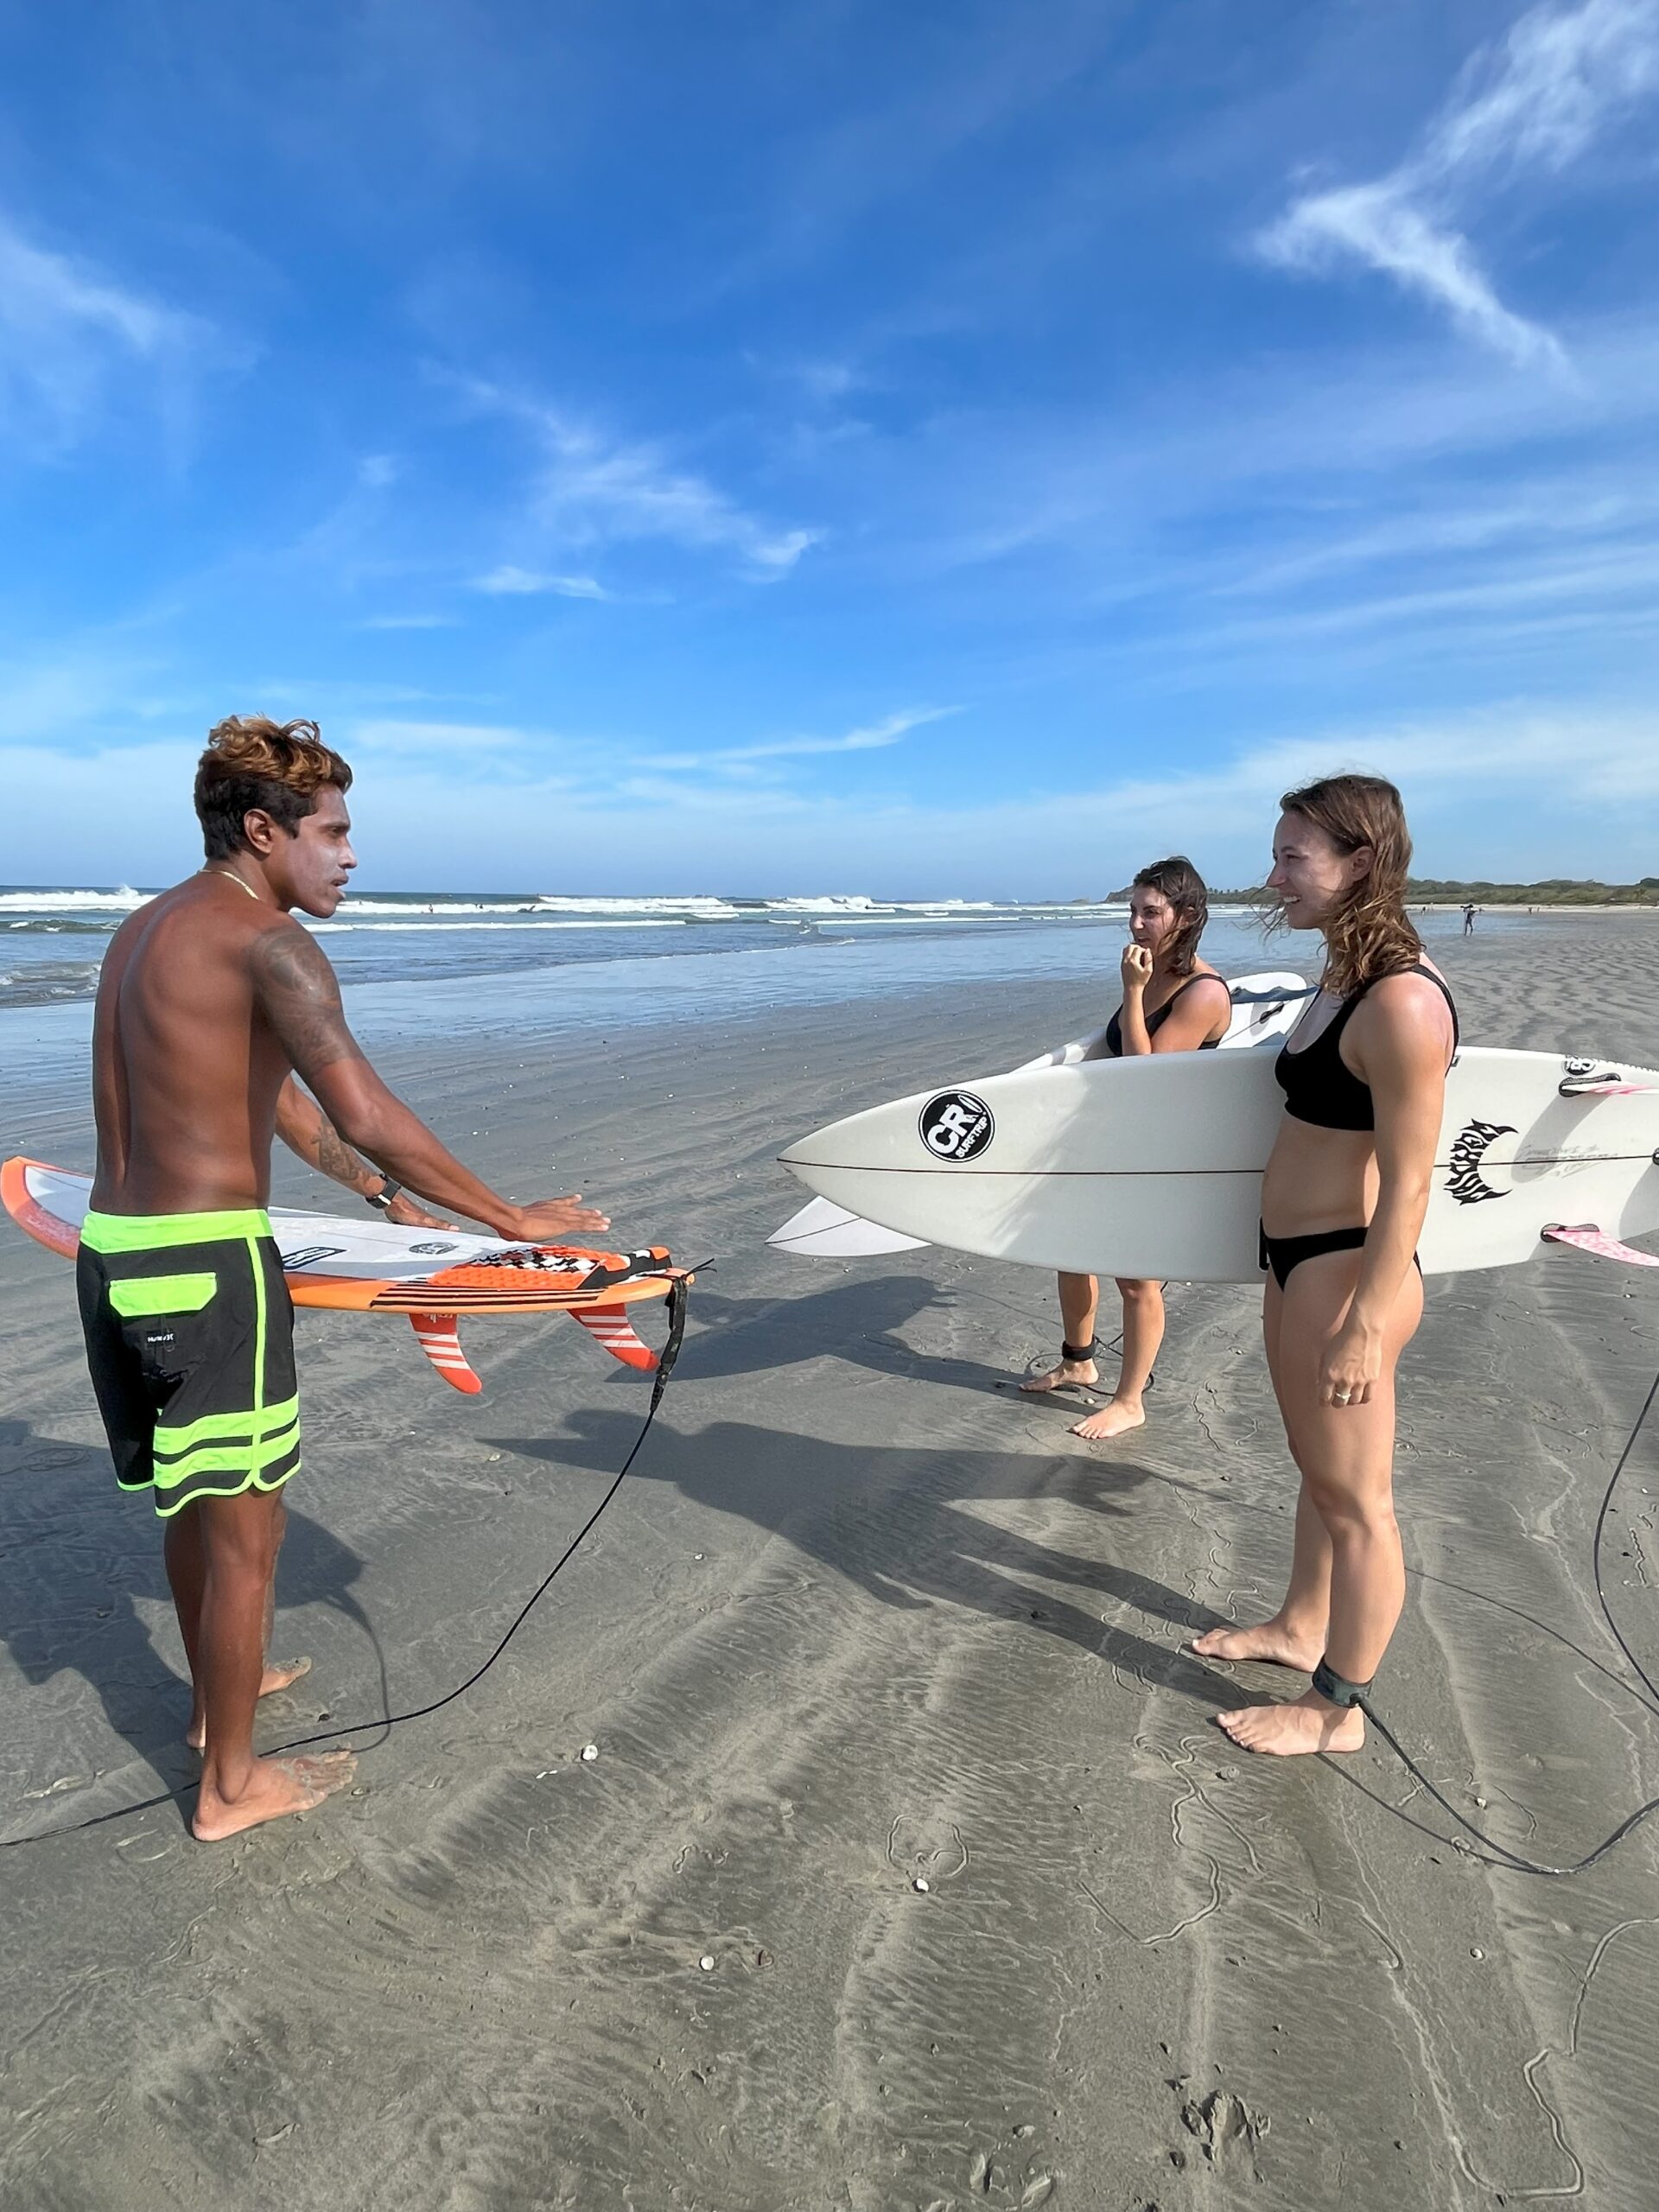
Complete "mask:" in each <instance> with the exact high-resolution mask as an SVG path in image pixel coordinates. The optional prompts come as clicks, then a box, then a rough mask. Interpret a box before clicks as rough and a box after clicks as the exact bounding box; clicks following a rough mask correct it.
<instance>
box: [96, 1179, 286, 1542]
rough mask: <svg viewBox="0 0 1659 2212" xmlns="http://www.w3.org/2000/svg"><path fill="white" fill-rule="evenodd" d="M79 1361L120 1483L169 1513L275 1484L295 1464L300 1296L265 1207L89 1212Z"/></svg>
mask: <svg viewBox="0 0 1659 2212" xmlns="http://www.w3.org/2000/svg"><path fill="white" fill-rule="evenodd" d="M76 1287H77V1290H78V1292H79V1298H80V1322H81V1327H82V1328H83V1330H84V1331H85V1332H86V1363H87V1365H88V1366H89V1367H90V1368H91V1370H92V1388H93V1389H94V1390H95V1391H96V1392H97V1394H98V1405H99V1412H100V1413H101V1414H103V1416H104V1427H105V1432H106V1433H107V1434H108V1436H109V1440H110V1452H111V1457H112V1458H113V1459H114V1461H115V1478H116V1480H117V1481H118V1483H119V1484H120V1485H121V1487H122V1489H123V1490H149V1491H152V1493H153V1495H154V1497H155V1501H156V1511H157V1513H159V1514H161V1515H162V1516H163V1518H165V1517H167V1516H170V1515H172V1514H175V1513H177V1512H178V1511H179V1510H181V1508H182V1507H184V1506H187V1505H194V1503H195V1502H196V1501H197V1499H198V1498H203V1497H239V1496H240V1495H241V1493H242V1492H243V1491H247V1490H257V1491H273V1490H280V1489H281V1487H282V1485H283V1484H284V1483H285V1482H286V1481H287V1480H288V1478H289V1476H290V1475H291V1474H293V1473H294V1472H295V1471H296V1469H297V1468H298V1466H299V1464H300V1396H299V1383H298V1381H297V1379H296V1376H295V1372H294V1306H293V1301H292V1300H291V1299H290V1298H289V1294H288V1285H287V1283H286V1282H285V1281H283V1262H282V1255H280V1253H279V1252H278V1251H277V1245H276V1243H275V1240H274V1239H273V1237H272V1236H271V1233H270V1217H269V1216H267V1215H266V1214H265V1213H264V1211H261V1210H260V1209H259V1208H258V1207H257V1206H247V1207H239V1208H236V1209H234V1210H232V1211H229V1212H225V1213H165V1214H124V1213H89V1214H88V1215H87V1217H86V1222H85V1224H84V1225H83V1226H82V1229H81V1232H80V1255H79V1262H78V1263H77V1268H76Z"/></svg>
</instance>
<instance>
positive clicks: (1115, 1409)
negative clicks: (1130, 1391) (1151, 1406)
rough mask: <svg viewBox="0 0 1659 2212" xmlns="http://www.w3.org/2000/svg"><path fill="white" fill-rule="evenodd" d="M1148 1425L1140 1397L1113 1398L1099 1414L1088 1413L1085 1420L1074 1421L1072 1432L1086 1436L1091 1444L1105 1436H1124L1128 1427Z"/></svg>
mask: <svg viewBox="0 0 1659 2212" xmlns="http://www.w3.org/2000/svg"><path fill="white" fill-rule="evenodd" d="M1146 1425H1147V1414H1146V1408H1145V1407H1144V1406H1142V1405H1141V1402H1140V1400H1139V1399H1138V1398H1137V1399H1135V1400H1133V1401H1131V1400H1129V1399H1128V1398H1112V1399H1109V1401H1108V1402H1107V1403H1106V1404H1105V1405H1103V1407H1102V1408H1101V1409H1100V1411H1099V1412H1098V1413H1097V1414H1085V1415H1084V1418H1083V1420H1081V1421H1073V1422H1072V1424H1071V1433H1072V1435H1073V1436H1086V1437H1087V1438H1088V1440H1089V1441H1090V1443H1091V1444H1097V1443H1099V1442H1100V1441H1101V1440H1103V1438H1105V1437H1109V1436H1122V1433H1123V1432H1124V1431H1125V1430H1126V1429H1130V1428H1144V1427H1146Z"/></svg>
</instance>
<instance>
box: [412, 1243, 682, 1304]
mask: <svg viewBox="0 0 1659 2212" xmlns="http://www.w3.org/2000/svg"><path fill="white" fill-rule="evenodd" d="M670 1265H671V1262H670V1259H669V1255H668V1248H667V1247H666V1245H663V1244H652V1245H650V1246H648V1247H647V1248H646V1249H645V1250H643V1251H639V1252H590V1251H585V1250H583V1249H581V1248H580V1247H578V1246H576V1245H573V1244H530V1245H525V1244H511V1245H506V1246H504V1247H503V1249H501V1250H500V1251H499V1252H486V1253H482V1254H480V1255H479V1256H478V1257H477V1258H476V1259H473V1260H467V1261H464V1262H462V1263H461V1266H460V1267H457V1268H441V1269H440V1270H439V1271H438V1273H436V1274H430V1275H423V1277H422V1278H421V1280H420V1281H418V1282H411V1283H391V1284H389V1285H388V1286H387V1287H386V1288H385V1289H384V1290H382V1291H378V1292H377V1293H376V1294H375V1296H374V1298H373V1300H372V1304H373V1305H374V1306H376V1307H378V1308H379V1309H381V1310H385V1309H387V1308H390V1309H391V1311H393V1312H400V1313H431V1312H433V1311H434V1309H435V1300H434V1299H433V1296H432V1293H433V1292H434V1291H441V1292H442V1294H443V1298H442V1310H443V1311H444V1312H446V1313H448V1312H450V1311H454V1312H457V1313H464V1312H475V1311H478V1310H480V1309H482V1308H487V1307H489V1306H494V1305H498V1304H503V1303H505V1304H508V1305H516V1304H518V1303H519V1302H520V1300H521V1299H522V1295H523V1294H524V1292H525V1291H527V1290H534V1291H537V1292H539V1293H540V1294H542V1295H543V1296H544V1297H546V1298H547V1299H549V1300H555V1301H557V1302H559V1303H563V1301H564V1300H567V1299H569V1300H571V1301H572V1302H573V1303H574V1302H575V1301H576V1300H581V1301H582V1303H583V1304H584V1305H585V1304H586V1303H587V1302H588V1300H591V1299H593V1298H594V1296H596V1295H598V1294H602V1293H604V1292H606V1291H609V1290H616V1289H618V1288H619V1287H620V1286H621V1285H622V1284H624V1283H629V1284H632V1283H638V1282H639V1281H640V1280H641V1279H642V1278H645V1279H649V1278H651V1277H652V1276H657V1275H661V1274H663V1273H664V1271H665V1270H666V1269H667V1268H669V1267H670Z"/></svg>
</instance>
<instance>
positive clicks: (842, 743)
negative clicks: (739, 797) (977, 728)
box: [635, 707, 962, 769]
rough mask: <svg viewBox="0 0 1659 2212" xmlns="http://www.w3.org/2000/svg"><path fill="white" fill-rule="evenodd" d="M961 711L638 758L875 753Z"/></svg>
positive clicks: (671, 760) (713, 759)
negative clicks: (829, 733)
mask: <svg viewBox="0 0 1659 2212" xmlns="http://www.w3.org/2000/svg"><path fill="white" fill-rule="evenodd" d="M961 711H962V709H960V708H959V707H911V708H907V709H905V710H904V711H903V712H901V713H899V714H896V715H888V716H887V718H886V720H885V721H879V722H871V723H869V724H868V725H867V726H866V727H865V728H861V729H849V730H848V731H847V732H846V733H845V734H843V735H842V736H840V737H773V738H763V739H761V740H760V741H759V742H758V743H756V744H753V745H724V746H717V747H714V748H713V749H711V750H709V751H708V752H699V753H641V754H637V755H636V756H635V758H636V759H637V760H638V761H639V765H640V766H643V767H647V768H679V769H688V768H724V767H736V766H742V765H744V764H746V763H747V762H749V761H753V760H786V759H794V758H798V757H799V756H800V755H802V754H804V753H874V752H880V750H881V749H882V748H883V747H887V746H889V745H897V744H898V743H899V741H900V740H901V739H902V738H905V737H906V736H908V735H909V734H910V732H911V731H912V730H913V729H919V728H921V726H922V725H923V723H925V722H937V721H943V720H944V717H945V716H946V715H955V714H960V713H961Z"/></svg>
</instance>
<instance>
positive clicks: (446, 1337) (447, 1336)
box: [409, 1313, 484, 1398]
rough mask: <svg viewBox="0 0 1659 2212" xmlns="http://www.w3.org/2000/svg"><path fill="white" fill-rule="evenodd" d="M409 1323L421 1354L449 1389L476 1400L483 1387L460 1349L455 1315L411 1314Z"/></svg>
mask: <svg viewBox="0 0 1659 2212" xmlns="http://www.w3.org/2000/svg"><path fill="white" fill-rule="evenodd" d="M409 1321H410V1327H411V1328H412V1329H413V1330H414V1332H415V1335H416V1339H417V1340H418V1342H419V1344H420V1347H421V1350H422V1351H423V1352H424V1353H425V1354H426V1356H427V1357H428V1358H429V1360H430V1361H431V1363H432V1364H433V1366H434V1367H435V1368H436V1369H437V1370H438V1372H439V1374H440V1375H442V1377H443V1379H444V1381H445V1382H446V1383H448V1384H449V1385H450V1387H451V1389H456V1390H459V1391H461V1393H462V1395H464V1396H466V1397H468V1398H475V1397H477V1395H478V1394H479V1392H480V1390H481V1389H483V1388H484V1385H483V1384H482V1383H480V1380H479V1378H478V1376H476V1375H474V1372H473V1370H472V1368H471V1366H470V1365H469V1364H468V1363H467V1355H466V1353H465V1352H464V1351H462V1350H461V1330H460V1324H459V1322H458V1320H457V1319H456V1317H455V1315H454V1314H453V1313H411V1314H410V1317H409Z"/></svg>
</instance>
